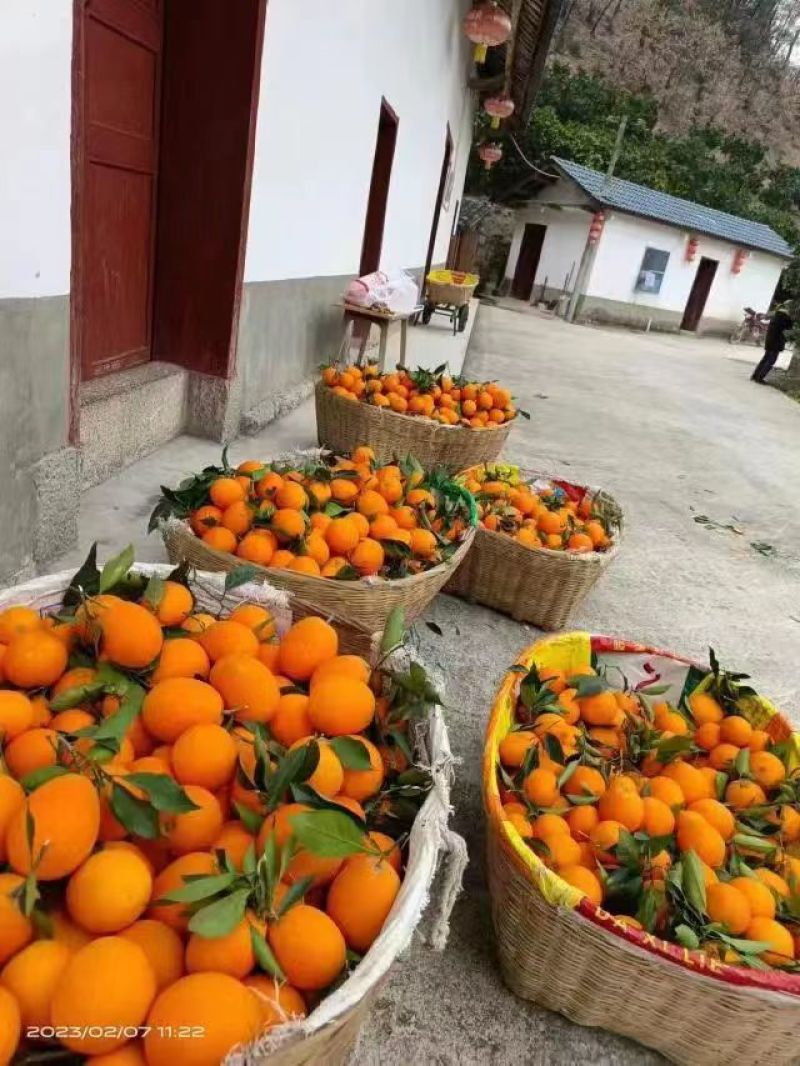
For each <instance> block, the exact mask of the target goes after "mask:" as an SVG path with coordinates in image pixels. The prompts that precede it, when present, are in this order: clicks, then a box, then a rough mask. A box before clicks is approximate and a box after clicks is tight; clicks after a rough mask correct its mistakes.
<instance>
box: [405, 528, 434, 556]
mask: <svg viewBox="0 0 800 1066" xmlns="http://www.w3.org/2000/svg"><path fill="white" fill-rule="evenodd" d="M437 547H438V544H437V541H436V537H435V535H434V534H433V533H431V531H430V530H429V529H412V530H411V551H412V552H413V553H414V555H418V556H419V557H420V558H421V559H430V558H431V556H432V555H434V554H435V553H436V549H437Z"/></svg>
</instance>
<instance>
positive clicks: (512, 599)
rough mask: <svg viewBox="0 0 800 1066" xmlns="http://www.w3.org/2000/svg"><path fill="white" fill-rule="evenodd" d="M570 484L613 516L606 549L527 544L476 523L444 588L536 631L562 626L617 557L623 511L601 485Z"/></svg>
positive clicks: (525, 474) (527, 476) (531, 476)
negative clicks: (614, 520)
mask: <svg viewBox="0 0 800 1066" xmlns="http://www.w3.org/2000/svg"><path fill="white" fill-rule="evenodd" d="M521 474H522V476H523V477H524V478H525V479H526V480H527V479H529V478H530V479H533V478H535V477H543V478H546V479H547V480H548V481H555V483H556V484H562V485H563V484H565V483H564V482H559V481H558V479H554V478H551V477H549V476H547V475H539V474H531V473H529V472H527V471H526V472H521ZM573 487H574V488H579V489H581V490H582V491H583V492H584V493H588V494H589V497H590V498H591V499H592V501H593V502H596V503H597V504H598V505H600V506H601V507H602V508H603V509H604V510H606V512H607V513H610V514H613V515H615V517H616V518H617V521H618V522H619V527H618V529H617V532H616V533H615V535H614V543H613V544H612V546H611V547H610V548H609V549H608V551H604V552H586V553H585V554H580V555H579V554H574V553H571V552H564V551H553V550H552V549H551V548H528V547H526V546H525V545H524V544H519V543H518V542H517V541H516V540H514V538H513V537H509V536H507V535H506V534H505V533H496V532H494V531H493V530H490V529H482V528H481V527H478V529H477V530H476V531H475V543H474V544H473V546H472V549H471V551H470V553H469V556H468V558H467V559H466V560H465V561H464V564H463V566H461V567H459V569H458V572H457V573H455V574H453V575H452V577H451V578H450V580H449V581H448V582H447V585H446V586H445V588H444V590H443V591H444V592H446V593H449V594H450V595H451V596H462V597H463V598H464V599H467V600H469V601H470V602H471V603H480V604H482V605H483V606H484V607H491V608H492V609H493V610H495V611H500V613H501V614H507V615H510V616H511V618H513V619H514V620H515V621H516V622H529V623H531V624H532V625H535V626H538V628H539V629H548V630H554V629H563V628H564V626H565V625H566V624H567V622H568V620H569V618H570V615H571V614H572V613H573V612H574V611H575V610H576V609H577V608H578V607H579V606H580V604H581V603H582V602H583V601H584V600H585V599H586V597H587V596H588V595H589V593H590V592H591V591H592V589H593V588H594V586H595V585H596V584H597V582H598V581H599V579H600V577H601V576H602V574H603V572H604V571H605V569H606V567H608V566H610V564H611V563H612V562H613V561H614V559H615V558H616V557H617V554H618V552H619V541H620V537H621V536H622V510H621V508H620V506H619V504H618V503H617V502H616V500H615V499H614V498H613V497H612V496H609V494H608V493H607V492H603V491H602V490H601V489H591V488H587V487H586V486H573Z"/></svg>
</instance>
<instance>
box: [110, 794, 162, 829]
mask: <svg viewBox="0 0 800 1066" xmlns="http://www.w3.org/2000/svg"><path fill="white" fill-rule="evenodd" d="M126 780H128V779H126ZM109 805H110V807H111V810H112V812H113V814H114V817H115V818H116V819H117V821H118V822H120V823H121V824H122V825H123V826H124V827H125V828H126V829H127V830H128V832H129V833H132V834H133V835H134V836H137V837H144V839H145V840H155V839H156V838H157V837H158V836H159V824H158V812H157V811H156V810H155V809H154V808H153V807H152V806H151V805H150V804H149V803H148V802H147V800H143V799H139V797H138V796H134V795H132V794H131V793H130V792H128V790H127V789H126V788H123V787H122V786H121V785H118V784H114V785H113V787H112V789H111V799H110V800H109Z"/></svg>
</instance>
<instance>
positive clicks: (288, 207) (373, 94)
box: [245, 0, 472, 282]
mask: <svg viewBox="0 0 800 1066" xmlns="http://www.w3.org/2000/svg"><path fill="white" fill-rule="evenodd" d="M468 7H469V3H468V2H467V0H402V2H395V3H389V2H388V0H381V2H379V3H377V4H366V3H363V2H362V3H346V4H341V3H338V4H337V3H331V2H330V0H270V3H269V5H268V8H267V21H266V33H265V38H264V57H263V63H262V74H261V97H260V103H259V113H258V124H257V131H256V144H255V164H254V171H253V187H252V197H251V210H250V225H249V234H248V246H247V257H246V261H245V281H248V282H253V281H270V280H279V279H288V278H308V277H322V276H334V275H346V274H353V273H355V272H357V270H358V265H359V260H360V256H361V244H362V239H363V233H364V220H365V215H366V208H367V197H368V193H369V186H370V179H371V176H372V163H373V157H374V154H375V138H376V135H377V130H378V117H379V111H380V105H381V97H385V98H386V100H387V102H388V103H389V105H390V106H391V107H392V108H393V109H394V111H395V112H396V113H397V115H398V118H399V127H398V136H397V145H396V149H395V157H394V167H393V171H392V179H391V185H390V188H389V200H388V205H387V211H386V229H385V234H384V242H383V252H382V259H381V265H382V267H383V268H387V267H389V268H393V267H417V266H422V265H423V264H424V262H425V256H426V253H427V248H428V240H429V237H430V228H431V222H432V219H433V209H434V203H435V199H436V191H437V188H438V184H439V175H440V173H441V166H442V160H443V156H444V148H445V131H446V126H447V123H448V122H449V123H450V129H451V134H452V137H453V142H454V149H455V152H456V155H455V159H456V181H455V183H454V187H453V194H452V197H451V200H450V204H449V210H448V211H446V212H445V211H444V210H443V211H442V215H441V220H440V223H439V231H438V238H437V242H436V249H435V254H434V262H437V261H441V260H443V259H444V258H445V257H446V253H447V247H448V242H449V237H450V232H451V229H452V222H453V212H454V209H455V206H456V203H457V201H458V200H459V199H460V195H461V187H462V184H463V176H464V172H465V168H466V162H467V158H468V153H469V149H470V141H471V119H472V114H471V108H472V103H471V99H470V94H469V93H468V91H467V88H466V79H467V74H468V70H469V64H470V58H469V57H470V46H469V42H467V41H466V39H465V38H464V35H463V33H462V31H461V19H462V18H463V16H464V13H465V12H466V10H467V9H468Z"/></svg>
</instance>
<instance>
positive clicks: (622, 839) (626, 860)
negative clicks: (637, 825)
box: [614, 829, 641, 867]
mask: <svg viewBox="0 0 800 1066" xmlns="http://www.w3.org/2000/svg"><path fill="white" fill-rule="evenodd" d="M614 855H615V856H616V858H617V861H618V862H621V863H622V865H623V866H628V867H638V865H639V862H640V859H641V852H640V851H639V844H638V842H637V841H636V839H635V837H634V836H633V834H632V833H629V832H628V830H627V829H620V831H619V839H618V840H617V844H616V847H615V848H614Z"/></svg>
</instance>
